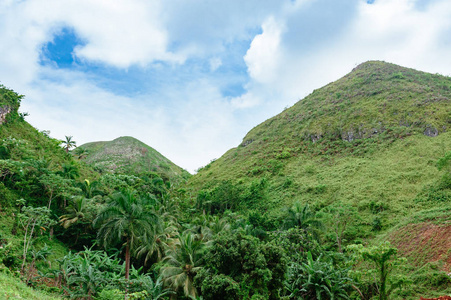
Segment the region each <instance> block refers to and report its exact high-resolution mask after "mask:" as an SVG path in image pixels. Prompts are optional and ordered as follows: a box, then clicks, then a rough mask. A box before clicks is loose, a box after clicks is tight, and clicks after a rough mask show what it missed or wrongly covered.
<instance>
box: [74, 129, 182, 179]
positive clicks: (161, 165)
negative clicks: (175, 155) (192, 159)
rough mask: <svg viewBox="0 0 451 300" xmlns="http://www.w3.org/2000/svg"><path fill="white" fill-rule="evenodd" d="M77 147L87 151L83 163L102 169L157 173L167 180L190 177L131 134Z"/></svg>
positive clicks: (131, 172)
mask: <svg viewBox="0 0 451 300" xmlns="http://www.w3.org/2000/svg"><path fill="white" fill-rule="evenodd" d="M79 148H83V149H85V150H86V151H87V156H86V158H85V162H86V163H87V164H89V165H91V166H93V167H94V168H95V169H97V170H99V171H102V172H104V171H106V172H114V173H124V174H136V175H138V174H141V173H146V172H156V173H159V174H160V175H163V176H166V177H167V178H169V179H176V178H187V177H189V173H188V172H187V171H185V170H183V169H182V168H180V167H179V166H177V165H176V164H174V163H173V162H171V161H170V160H169V159H167V158H166V157H164V156H163V155H162V154H160V153H159V152H158V151H156V150H155V149H153V148H152V147H150V146H148V145H146V144H144V143H143V142H141V141H139V140H137V139H135V138H133V137H130V136H124V137H119V138H117V139H114V140H112V141H101V142H92V143H87V144H84V145H81V146H80V147H79Z"/></svg>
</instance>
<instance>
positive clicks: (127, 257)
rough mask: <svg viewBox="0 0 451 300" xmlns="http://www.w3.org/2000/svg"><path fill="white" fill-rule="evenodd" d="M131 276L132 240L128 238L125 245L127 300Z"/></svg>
mask: <svg viewBox="0 0 451 300" xmlns="http://www.w3.org/2000/svg"><path fill="white" fill-rule="evenodd" d="M129 274H130V238H128V237H127V244H126V245H125V299H126V300H127V298H128V277H129Z"/></svg>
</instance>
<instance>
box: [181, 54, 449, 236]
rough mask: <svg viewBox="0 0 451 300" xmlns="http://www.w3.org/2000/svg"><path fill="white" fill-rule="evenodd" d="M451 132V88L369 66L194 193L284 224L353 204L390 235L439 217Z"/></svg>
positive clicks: (257, 131) (260, 136)
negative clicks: (422, 218) (287, 215)
mask: <svg viewBox="0 0 451 300" xmlns="http://www.w3.org/2000/svg"><path fill="white" fill-rule="evenodd" d="M450 126H451V78H449V77H446V76H442V75H438V74H429V73H425V72H420V71H417V70H414V69H409V68H405V67H401V66H398V65H394V64H391V63H386V62H381V61H369V62H366V63H363V64H361V65H359V66H357V67H356V68H354V69H353V70H352V71H351V72H350V73H349V74H347V75H346V76H344V77H343V78H341V79H339V80H337V81H335V82H332V83H330V84H328V85H326V86H324V87H322V88H320V89H317V90H315V91H313V92H312V93H311V94H310V95H308V96H307V97H305V98H304V99H302V100H300V101H298V102H297V103H296V104H295V105H293V106H292V107H290V108H288V109H286V110H284V111H283V112H281V113H280V114H278V115H276V116H274V117H273V118H270V119H268V120H267V121H265V122H263V123H262V124H260V125H258V126H256V127H255V128H253V129H252V130H251V131H250V132H249V133H248V134H247V135H246V136H245V137H244V139H243V141H242V143H241V144H240V145H239V146H237V147H236V148H233V149H231V150H229V151H228V152H226V153H225V154H224V155H223V156H222V157H220V158H219V159H217V160H216V161H214V162H212V163H210V164H209V165H207V166H205V167H204V168H203V169H201V170H200V171H199V172H198V173H197V174H196V175H195V176H193V177H192V178H191V179H190V180H189V186H190V188H191V193H192V194H193V196H194V197H197V200H198V202H199V201H200V200H202V201H203V202H202V203H210V202H208V201H209V200H208V199H203V198H205V197H207V196H208V195H212V196H211V197H212V198H213V197H215V198H218V197H219V196H218V195H228V196H227V197H224V199H223V200H218V201H217V202H218V203H223V202H225V203H228V199H233V203H228V205H222V207H225V208H230V207H232V208H233V207H236V208H237V209H250V210H258V211H261V212H267V213H269V214H271V215H274V216H275V217H277V216H280V215H282V213H283V210H284V209H286V208H287V207H290V206H291V205H293V203H295V202H302V203H309V204H310V205H312V206H314V207H316V208H318V209H320V208H322V207H325V206H328V205H330V204H333V203H344V204H349V205H353V206H354V207H356V208H358V209H359V211H361V213H362V215H364V216H365V217H366V218H367V220H371V221H370V222H373V219H374V222H379V223H380V224H383V228H389V227H390V226H391V225H393V224H396V222H398V221H399V219H397V218H398V217H401V216H406V214H408V213H410V212H413V211H420V210H421V209H426V208H431V207H434V205H435V204H434V203H432V202H430V200H428V199H431V197H432V198H433V196H431V195H433V194H434V193H432V192H431V193H429V192H428V191H430V188H431V187H432V186H434V185H435V184H436V182H437V180H438V179H439V178H440V177H441V175H440V172H439V171H438V170H437V168H436V165H435V162H436V161H437V160H438V159H439V158H440V157H442V156H443V155H445V153H446V151H447V150H449V149H450V148H451V132H450V130H449V129H450ZM440 193H442V192H440ZM232 194H233V195H235V196H234V197H230V195H232ZM445 194H446V193H445ZM206 195H207V196H206ZM446 195H448V194H446ZM450 195H451V194H450ZM444 197H445V198H446V197H448V196H444ZM207 198H208V197H207ZM199 199H200V200H199ZM446 199H447V198H446ZM449 200H451V197H450V198H449ZM431 201H432V200H431ZM202 203H200V204H199V205H201V204H202ZM443 203H444V202H441V205H442V204H443ZM218 205H219V204H218ZM375 207H378V208H377V209H376V208H375ZM379 208H380V209H379Z"/></svg>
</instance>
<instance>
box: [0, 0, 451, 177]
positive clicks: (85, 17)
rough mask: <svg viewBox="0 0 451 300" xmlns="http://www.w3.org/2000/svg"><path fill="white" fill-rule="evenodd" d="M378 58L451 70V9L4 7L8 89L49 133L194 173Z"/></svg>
mask: <svg viewBox="0 0 451 300" xmlns="http://www.w3.org/2000/svg"><path fill="white" fill-rule="evenodd" d="M367 60H384V61H387V62H393V63H396V64H400V65H403V66H407V67H412V68H416V69H419V70H423V71H428V72H432V73H441V74H444V75H448V76H449V75H450V74H451V1H449V0H430V1H428V0H372V1H367V0H340V1H337V0H296V1H293V0H244V1H243V0H226V1H225V0H0V83H1V84H3V85H5V86H7V87H9V88H12V89H14V90H15V91H17V92H18V93H20V94H24V95H25V96H26V97H25V99H24V100H23V102H22V106H21V111H23V112H28V113H29V114H30V116H28V117H27V120H28V121H29V122H30V123H31V124H32V125H33V126H35V127H36V128H38V129H39V130H50V132H51V133H50V135H51V136H53V137H55V138H59V139H63V138H64V136H66V135H68V136H69V135H71V136H73V137H74V140H75V141H77V144H78V145H81V144H83V143H86V142H91V141H98V140H112V139H115V138H117V137H119V136H133V137H135V138H138V139H139V140H141V141H143V142H145V143H146V144H148V145H150V146H152V147H154V148H155V149H156V150H158V151H159V152H160V153H162V154H163V155H165V156H166V157H168V158H169V159H171V160H172V161H173V162H175V163H176V164H178V165H180V166H181V167H183V168H185V169H187V170H188V171H190V172H193V171H194V170H195V169H197V168H199V167H201V166H203V165H205V164H207V163H208V162H209V161H210V160H212V159H214V158H218V157H220V156H221V155H222V154H223V153H224V152H226V151H227V150H228V149H230V148H232V147H236V146H237V145H238V144H239V143H240V142H241V140H242V138H243V137H244V135H245V134H246V133H247V132H248V131H249V130H250V129H252V128H253V127H254V126H256V125H258V124H259V123H261V122H262V121H264V120H266V119H268V118H270V117H272V116H274V115H276V114H278V113H279V112H281V111H282V110H283V109H284V108H285V107H287V106H291V105H293V104H294V103H295V102H297V101H298V100H300V99H302V98H303V97H305V96H306V95H308V94H309V93H310V92H311V91H313V90H314V89H316V88H319V87H321V86H323V85H325V84H327V83H329V82H331V81H334V80H336V79H338V78H340V77H342V76H343V75H345V74H346V73H348V72H350V71H351V70H352V68H354V67H355V66H356V65H358V64H360V63H362V62H364V61H367Z"/></svg>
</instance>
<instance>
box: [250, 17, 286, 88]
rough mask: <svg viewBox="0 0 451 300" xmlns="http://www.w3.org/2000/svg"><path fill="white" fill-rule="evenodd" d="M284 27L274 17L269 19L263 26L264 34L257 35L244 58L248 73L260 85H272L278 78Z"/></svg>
mask: <svg viewBox="0 0 451 300" xmlns="http://www.w3.org/2000/svg"><path fill="white" fill-rule="evenodd" d="M283 28H284V25H283V24H281V23H279V22H277V21H276V20H275V19H274V17H270V18H268V19H267V20H266V21H265V22H264V23H263V25H262V30H263V32H262V33H261V34H259V35H257V36H256V37H255V38H254V39H253V40H252V43H251V46H250V48H249V50H248V51H247V53H246V55H245V56H244V61H245V62H246V64H247V67H248V72H249V74H250V76H251V78H252V79H254V80H256V81H257V82H260V83H271V82H272V81H274V79H275V76H277V73H278V70H277V69H278V68H279V66H280V58H281V56H282V53H281V52H282V50H281V48H280V36H281V34H282V32H283Z"/></svg>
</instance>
